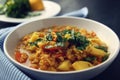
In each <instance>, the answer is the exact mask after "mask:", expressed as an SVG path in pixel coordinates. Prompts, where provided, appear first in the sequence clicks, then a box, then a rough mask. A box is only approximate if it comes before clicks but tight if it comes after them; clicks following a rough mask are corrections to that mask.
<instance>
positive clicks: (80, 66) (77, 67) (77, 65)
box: [72, 61, 93, 70]
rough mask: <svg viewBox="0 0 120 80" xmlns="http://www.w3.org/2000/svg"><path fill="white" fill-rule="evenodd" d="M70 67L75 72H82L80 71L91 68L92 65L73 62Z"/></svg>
mask: <svg viewBox="0 0 120 80" xmlns="http://www.w3.org/2000/svg"><path fill="white" fill-rule="evenodd" d="M72 66H73V68H74V69H75V70H82V69H86V68H89V67H92V66H93V65H92V64H91V63H90V62H87V61H75V62H74V63H73V64H72Z"/></svg>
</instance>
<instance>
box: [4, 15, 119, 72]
mask: <svg viewBox="0 0 120 80" xmlns="http://www.w3.org/2000/svg"><path fill="white" fill-rule="evenodd" d="M56 18H57V19H59V18H65V19H78V20H79V19H81V20H84V21H90V22H92V23H96V24H99V25H101V26H104V28H106V29H108V30H109V31H111V32H112V34H114V36H115V37H116V39H117V41H118V45H117V46H118V47H117V49H116V50H115V52H114V53H115V54H114V55H113V56H112V57H110V58H108V59H107V60H106V61H104V62H102V63H101V64H99V65H96V66H93V67H90V68H87V69H83V70H77V71H66V72H54V71H44V70H38V69H33V68H30V67H28V66H25V65H21V63H19V62H17V61H16V60H14V59H13V58H12V57H11V56H10V55H9V53H8V51H7V50H6V42H7V39H8V38H9V36H10V35H11V34H12V33H13V32H14V31H16V30H17V29H19V28H22V26H24V25H26V24H29V23H31V22H33V21H38V20H40V21H42V20H47V19H56ZM3 49H4V53H5V55H6V56H7V57H8V59H9V60H10V61H11V62H12V63H13V64H16V65H18V66H20V67H23V68H25V69H27V70H32V71H35V72H41V73H47V74H72V73H80V72H86V71H89V70H93V69H96V68H99V67H101V66H103V65H104V64H106V63H108V62H109V61H110V60H111V63H112V62H113V61H114V59H115V58H116V57H117V55H118V54H119V50H120V40H119V38H118V36H117V34H116V33H115V32H114V31H113V30H112V29H111V28H110V27H108V26H106V25H104V24H102V23H100V22H98V21H95V20H92V19H87V18H80V17H70V16H66V17H65V16H64V17H63V16H62V17H61V16H59V17H51V18H45V19H37V20H31V21H28V22H23V23H21V24H19V25H17V26H16V28H15V29H14V30H12V31H11V32H10V33H8V35H7V36H6V38H5V40H4V44H3Z"/></svg>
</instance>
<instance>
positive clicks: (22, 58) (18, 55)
mask: <svg viewBox="0 0 120 80" xmlns="http://www.w3.org/2000/svg"><path fill="white" fill-rule="evenodd" d="M27 58H28V55H27V54H25V53H20V52H15V59H16V60H17V61H18V62H20V63H25V62H26V60H27Z"/></svg>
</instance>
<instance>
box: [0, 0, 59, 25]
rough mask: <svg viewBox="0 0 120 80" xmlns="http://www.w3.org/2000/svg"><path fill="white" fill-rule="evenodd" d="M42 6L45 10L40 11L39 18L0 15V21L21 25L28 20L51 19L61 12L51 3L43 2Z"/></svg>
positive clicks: (56, 5)
mask: <svg viewBox="0 0 120 80" xmlns="http://www.w3.org/2000/svg"><path fill="white" fill-rule="evenodd" d="M43 4H44V6H45V10H43V11H41V14H40V15H39V16H33V17H29V18H10V17H7V16H6V15H0V20H1V21H5V22H11V23H21V22H25V21H30V20H36V19H43V18H48V17H52V16H55V15H57V14H58V13H59V12H60V10H61V7H60V5H59V4H57V3H55V2H53V1H43Z"/></svg>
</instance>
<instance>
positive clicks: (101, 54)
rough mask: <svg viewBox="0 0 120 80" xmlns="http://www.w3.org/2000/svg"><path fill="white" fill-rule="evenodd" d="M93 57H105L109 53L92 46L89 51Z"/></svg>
mask: <svg viewBox="0 0 120 80" xmlns="http://www.w3.org/2000/svg"><path fill="white" fill-rule="evenodd" d="M87 51H88V52H89V53H90V54H91V55H94V56H96V57H104V56H105V55H106V54H107V53H106V52H105V51H103V50H101V49H97V48H95V47H94V46H90V47H89V48H88V50H87Z"/></svg>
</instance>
